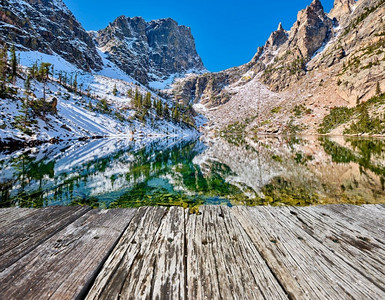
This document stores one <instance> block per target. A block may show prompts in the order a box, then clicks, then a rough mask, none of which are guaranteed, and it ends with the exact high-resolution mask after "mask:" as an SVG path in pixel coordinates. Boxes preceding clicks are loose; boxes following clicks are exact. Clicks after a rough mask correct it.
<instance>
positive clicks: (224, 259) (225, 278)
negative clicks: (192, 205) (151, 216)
mask: <svg viewBox="0 0 385 300" xmlns="http://www.w3.org/2000/svg"><path fill="white" fill-rule="evenodd" d="M200 211H201V212H202V214H201V215H190V216H188V221H187V223H186V241H187V248H186V249H187V287H188V293H187V295H188V299H288V297H287V295H286V293H285V291H284V290H283V289H282V288H281V286H280V285H279V283H278V282H277V280H276V278H275V277H274V275H273V274H272V272H271V270H270V269H269V268H268V266H267V265H266V262H265V261H264V260H263V258H262V257H261V255H260V253H259V251H258V249H257V248H256V247H255V245H254V244H253V243H252V241H251V240H250V238H249V237H248V235H247V234H246V232H245V231H244V230H243V228H242V227H241V226H240V224H239V222H238V221H237V220H236V219H235V218H234V216H233V215H232V211H231V209H229V208H227V207H219V206H217V207H212V206H208V207H201V208H200Z"/></svg>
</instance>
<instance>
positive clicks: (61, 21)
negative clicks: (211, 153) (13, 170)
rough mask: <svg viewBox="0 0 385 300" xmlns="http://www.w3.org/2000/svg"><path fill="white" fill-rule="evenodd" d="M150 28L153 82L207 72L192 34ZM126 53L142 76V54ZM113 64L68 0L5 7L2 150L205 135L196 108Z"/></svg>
mask: <svg viewBox="0 0 385 300" xmlns="http://www.w3.org/2000/svg"><path fill="white" fill-rule="evenodd" d="M134 19H135V18H134ZM136 19H137V20H140V18H136ZM143 22H144V21H143ZM139 23H141V22H139ZM143 24H144V25H145V32H146V34H147V35H146V43H148V49H150V50H151V51H150V50H149V51H150V52H149V53H147V54H146V55H147V56H146V57H148V59H150V58H151V59H150V60H151V64H150V65H148V66H146V67H148V68H149V69H148V70H147V71H148V72H154V74H152V75H150V74H148V78H152V79H155V78H158V79H163V77H162V78H160V77H155V76H156V74H158V75H159V76H161V75H162V76H164V78H166V77H170V76H171V75H172V74H173V75H174V76H177V74H175V72H181V73H183V72H186V71H188V70H189V69H191V68H194V67H196V68H195V69H194V70H195V71H199V70H203V69H204V67H203V64H202V62H201V60H200V58H199V56H198V55H197V54H196V51H195V46H194V40H193V38H192V36H191V32H190V29H188V28H187V27H184V26H178V25H177V23H176V22H175V21H173V20H171V19H167V20H160V21H153V22H149V23H145V22H144V23H143ZM139 27H140V26H139ZM138 30H139V29H138ZM133 34H135V35H137V34H139V33H138V32H136V33H133ZM100 37H103V34H100ZM102 40H103V39H102ZM5 44H7V45H8V48H6V47H5ZM167 45H168V46H167ZM13 46H15V48H16V51H15V53H14V52H13ZM190 48H191V49H193V50H190ZM6 49H8V53H6V52H5V50H6ZM10 50H11V51H10ZM120 54H121V55H122V56H125V55H131V54H132V55H134V56H130V60H131V61H135V62H138V63H139V65H138V66H137V68H138V70H137V72H136V70H135V69H134V70H133V72H134V74H133V75H135V74H138V73H140V72H142V71H143V70H142V69H140V66H141V64H142V62H143V60H142V59H143V57H142V54H141V53H140V52H136V53H132V52H128V53H125V52H122V53H120ZM108 57H110V58H111V60H108ZM175 57H177V58H175ZM174 58H175V59H174ZM113 59H114V56H113V55H112V54H111V55H107V54H105V53H103V52H101V51H100V50H99V49H97V48H96V46H95V43H94V41H93V39H92V37H91V36H90V35H89V34H88V33H87V32H86V31H85V30H84V28H83V27H82V26H81V24H80V23H79V22H78V21H77V20H76V19H75V17H74V16H73V14H72V13H71V12H70V11H69V9H68V8H67V7H66V6H65V4H64V3H63V2H62V1H61V0H9V1H8V0H7V1H0V99H1V100H0V116H1V118H0V145H3V144H15V145H23V144H25V143H26V144H35V143H37V144H38V143H41V142H47V141H54V142H55V141H58V140H72V139H87V138H92V137H111V136H114V137H117V136H122V137H125V138H127V137H128V138H135V139H142V138H145V137H155V136H158V137H160V136H161V137H165V136H174V137H175V136H178V137H180V136H195V135H196V134H197V133H198V132H197V130H196V129H195V126H196V124H195V122H196V121H198V122H200V121H199V120H200V118H199V116H197V114H195V112H194V111H193V110H192V109H191V108H190V107H187V106H184V105H181V104H176V103H174V102H173V101H172V100H171V99H165V98H163V97H162V96H160V95H158V94H156V93H154V92H152V91H151V90H150V89H149V88H148V86H145V85H142V84H140V83H139V82H138V81H136V80H135V79H134V78H132V77H130V76H129V75H127V74H126V73H125V72H124V71H123V70H121V69H120V68H119V66H117V65H116V64H114V62H113ZM115 59H116V57H115ZM116 61H117V62H118V63H119V64H120V66H121V67H122V68H123V67H124V65H123V64H122V63H120V61H119V60H117V59H116ZM123 62H124V60H123ZM123 69H124V68H123ZM125 71H129V70H128V69H125ZM155 73H156V74H155ZM146 74H147V73H146Z"/></svg>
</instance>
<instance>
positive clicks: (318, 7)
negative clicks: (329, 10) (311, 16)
mask: <svg viewBox="0 0 385 300" xmlns="http://www.w3.org/2000/svg"><path fill="white" fill-rule="evenodd" d="M309 7H310V8H312V9H314V10H316V11H320V10H322V11H324V7H323V6H322V3H321V1H320V0H313V1H312V3H311V4H310V6H309Z"/></svg>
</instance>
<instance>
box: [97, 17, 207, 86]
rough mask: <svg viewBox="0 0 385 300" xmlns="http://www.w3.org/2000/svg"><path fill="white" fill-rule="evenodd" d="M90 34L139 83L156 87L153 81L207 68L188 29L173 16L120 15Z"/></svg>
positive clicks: (111, 58) (161, 80)
mask: <svg viewBox="0 0 385 300" xmlns="http://www.w3.org/2000/svg"><path fill="white" fill-rule="evenodd" d="M92 34H93V37H94V40H95V41H96V44H97V46H98V47H99V48H100V49H101V50H102V51H103V52H104V53H106V54H107V55H108V58H109V59H110V60H111V61H113V62H114V63H115V64H116V65H118V66H119V67H120V68H121V69H122V70H124V71H125V72H126V73H127V74H129V75H131V76H132V77H133V78H135V79H136V80H138V81H139V82H141V83H142V84H148V83H150V85H151V83H152V86H153V87H159V84H158V85H157V84H156V82H164V81H166V80H167V79H170V77H175V76H178V75H179V76H181V75H184V74H187V73H191V72H195V73H201V72H203V71H205V70H206V69H205V67H204V66H203V63H202V60H201V58H200V57H199V55H198V53H197V51H196V49H195V41H194V38H193V36H192V34H191V29H190V28H189V27H186V26H183V25H178V23H177V22H176V21H174V20H172V19H160V20H155V21H150V22H146V21H145V20H144V19H143V18H141V17H134V18H128V17H125V16H121V17H119V18H117V19H116V20H115V21H113V22H112V23H110V24H109V25H108V26H107V28H105V29H102V30H99V31H97V32H93V33H92Z"/></svg>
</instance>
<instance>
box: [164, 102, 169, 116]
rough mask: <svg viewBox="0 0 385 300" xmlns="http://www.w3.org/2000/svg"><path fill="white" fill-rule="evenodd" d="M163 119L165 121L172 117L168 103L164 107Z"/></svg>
mask: <svg viewBox="0 0 385 300" xmlns="http://www.w3.org/2000/svg"><path fill="white" fill-rule="evenodd" d="M163 117H164V118H165V119H168V118H169V117H170V108H169V106H168V104H167V103H166V104H165V105H164V110H163Z"/></svg>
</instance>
